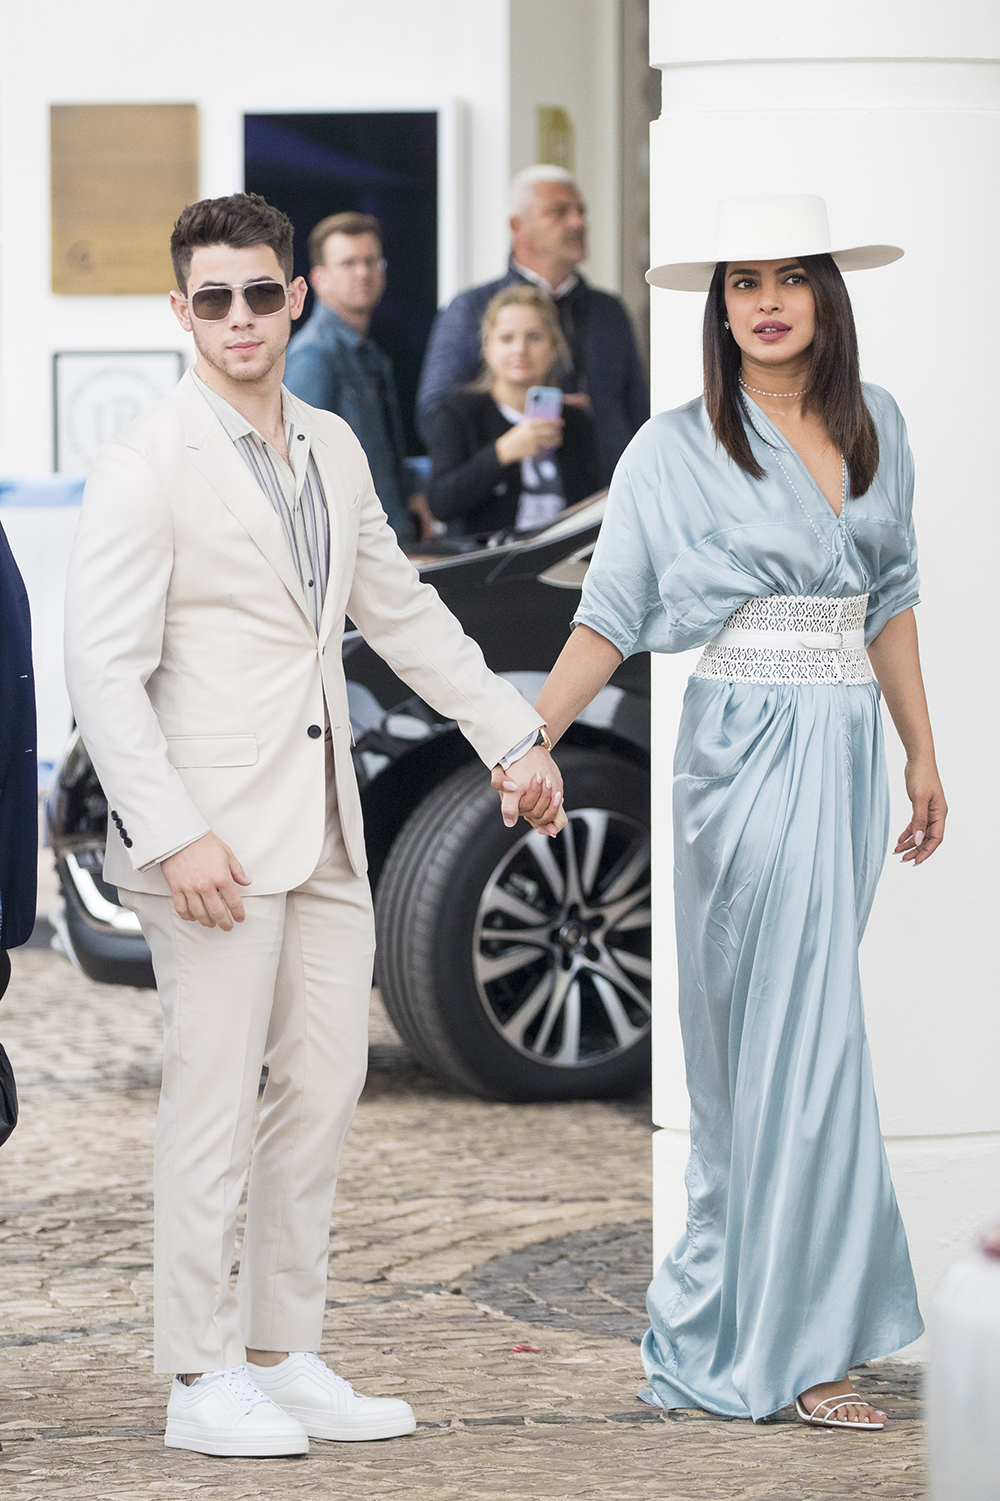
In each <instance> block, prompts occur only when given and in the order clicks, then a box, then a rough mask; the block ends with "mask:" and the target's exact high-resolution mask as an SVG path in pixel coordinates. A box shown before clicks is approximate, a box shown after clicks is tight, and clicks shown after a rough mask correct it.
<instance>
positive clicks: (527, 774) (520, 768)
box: [492, 745, 566, 839]
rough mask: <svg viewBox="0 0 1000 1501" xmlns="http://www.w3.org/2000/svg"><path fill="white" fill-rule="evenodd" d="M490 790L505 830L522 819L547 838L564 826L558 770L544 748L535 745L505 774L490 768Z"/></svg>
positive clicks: (561, 785)
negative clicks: (494, 793) (496, 795)
mask: <svg viewBox="0 0 1000 1501" xmlns="http://www.w3.org/2000/svg"><path fill="white" fill-rule="evenodd" d="M492 780H493V786H494V788H495V789H496V791H497V792H499V794H500V811H501V813H502V815H503V821H504V823H505V824H506V825H507V827H508V829H512V828H513V827H514V825H515V824H516V823H517V820H518V818H519V817H524V818H526V819H527V820H528V822H529V823H530V824H531V827H532V828H533V829H539V830H541V832H542V833H543V834H548V835H549V836H550V837H551V838H553V839H554V838H555V836H556V835H557V834H558V833H559V830H560V829H562V828H563V827H564V826H565V824H566V813H565V811H564V809H563V806H562V796H563V784H562V776H561V775H560V772H559V768H558V766H557V765H556V763H555V762H554V761H553V759H552V757H551V756H550V755H549V753H548V751H547V750H546V749H545V748H544V746H541V745H536V746H534V747H533V748H532V749H531V750H529V751H526V752H525V753H524V755H523V756H521V757H520V759H519V760H517V761H513V762H511V764H510V766H508V767H507V769H506V771H505V770H504V769H503V767H502V766H494V768H493V779H492Z"/></svg>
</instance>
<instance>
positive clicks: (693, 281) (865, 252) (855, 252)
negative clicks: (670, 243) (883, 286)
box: [646, 245, 903, 292]
mask: <svg viewBox="0 0 1000 1501" xmlns="http://www.w3.org/2000/svg"><path fill="white" fill-rule="evenodd" d="M780 253H781V254H794V253H795V252H791V251H783V252H780ZM808 253H809V254H810V255H832V256H833V259H834V261H835V262H836V263H837V266H838V267H839V268H840V270H841V271H870V270H873V269H874V268H875V267H876V266H891V265H892V262H893V261H898V260H899V258H900V256H902V254H903V251H902V250H901V249H900V247H899V246H898V245H854V246H852V247H851V248H850V249H848V250H826V251H818V250H813V251H809V252H808ZM728 259H731V257H728ZM773 259H775V257H773V256H769V255H768V256H759V255H757V256H747V260H773ZM718 264H719V263H718V261H673V262H671V263H670V264H668V265H666V266H653V267H652V268H651V269H650V270H649V271H647V272H646V280H647V281H648V282H649V285H650V286H651V287H666V288H667V289H668V290H669V291H671V292H707V291H708V289H709V287H710V286H711V285H712V277H713V276H714V275H715V268H716V266H717V265H718Z"/></svg>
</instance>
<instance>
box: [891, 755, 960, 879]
mask: <svg viewBox="0 0 1000 1501" xmlns="http://www.w3.org/2000/svg"><path fill="white" fill-rule="evenodd" d="M906 795H907V797H908V798H909V799H910V802H911V803H912V804H913V817H912V818H911V819H910V822H909V823H908V824H907V826H906V828H905V829H904V830H903V832H902V833H901V834H900V836H899V838H898V839H897V840H896V848H895V849H894V850H893V854H894V855H902V857H903V864H904V865H905V864H906V863H907V862H908V861H912V863H913V864H914V865H922V864H923V863H924V861H925V860H929V859H930V857H931V855H933V853H934V851H935V850H936V849H937V847H938V845H939V844H940V843H941V840H942V839H943V838H944V824H945V819H946V818H947V817H948V804H947V803H946V802H945V800H944V788H943V787H942V786H941V778H940V777H939V776H938V772H937V767H936V766H935V765H934V763H933V761H931V762H922V761H907V763H906Z"/></svg>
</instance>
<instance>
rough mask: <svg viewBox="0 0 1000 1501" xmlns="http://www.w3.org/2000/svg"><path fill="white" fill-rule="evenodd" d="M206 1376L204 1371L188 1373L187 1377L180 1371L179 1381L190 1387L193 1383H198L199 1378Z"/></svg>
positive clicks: (178, 1374)
mask: <svg viewBox="0 0 1000 1501" xmlns="http://www.w3.org/2000/svg"><path fill="white" fill-rule="evenodd" d="M204 1374H205V1372H204V1371H188V1372H187V1374H186V1375H182V1374H181V1372H180V1371H178V1373H177V1380H178V1381H183V1383H184V1385H185V1386H190V1385H191V1384H192V1382H194V1381H197V1380H198V1377H199V1376H204Z"/></svg>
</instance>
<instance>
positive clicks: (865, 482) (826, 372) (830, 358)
mask: <svg viewBox="0 0 1000 1501" xmlns="http://www.w3.org/2000/svg"><path fill="white" fill-rule="evenodd" d="M799 264H800V265H801V267H802V269H803V270H804V271H805V272H806V274H807V276H808V277H809V283H810V285H811V287H812V289H813V297H814V299H815V302H816V336H815V338H814V340H813V345H812V359H811V361H810V366H809V376H808V379H807V381H806V387H805V395H804V397H803V402H802V404H803V408H804V409H805V410H807V411H810V410H811V411H813V412H816V413H818V414H819V416H821V417H822V418H823V421H824V422H825V423H826V428H827V432H828V433H829V434H830V438H831V439H832V441H833V442H834V443H836V445H837V447H838V448H839V449H840V452H841V453H842V454H843V455H844V462H845V463H846V465H847V472H848V475H849V476H850V482H851V487H850V493H851V494H852V495H864V493H865V491H866V490H867V489H868V488H869V487H870V485H871V483H872V480H873V479H874V478H875V471H876V470H877V469H878V458H879V449H878V432H877V431H876V428H875V422H874V420H873V418H872V414H871V412H869V410H868V407H867V405H866V404H865V398H864V392H863V391H862V389H861V370H860V364H859V361H858V335H857V330H856V329H855V327H854V313H853V310H852V308H851V299H850V296H849V295H848V291H847V288H846V286H845V285H844V278H843V277H842V276H841V274H840V271H839V269H838V267H837V265H836V263H835V261H834V259H833V257H832V256H829V255H803V256H801V257H800V258H799ZM725 318H726V262H725V261H720V262H719V264H718V265H717V266H716V268H715V275H714V276H713V277H712V285H711V287H710V289H709V293H708V301H707V303H706V304H705V324H704V332H703V336H702V347H703V350H704V360H705V405H706V406H707V408H708V415H709V418H710V419H711V423H712V427H713V429H714V431H715V436H716V439H717V440H718V442H719V443H721V444H722V447H723V448H724V449H725V450H726V452H727V453H728V454H729V457H730V458H731V459H732V461H733V463H734V464H738V465H739V466H740V468H741V469H745V470H746V472H747V474H750V475H752V476H753V478H754V479H763V478H764V470H763V469H762V468H761V466H760V464H758V462H757V460H756V459H755V458H754V456H753V450H752V449H751V447H750V439H749V437H748V436H747V429H746V423H747V421H748V420H749V413H748V410H747V406H746V402H745V400H744V397H743V393H742V392H741V390H740V380H739V377H740V369H741V367H742V354H741V352H740V347H739V345H738V344H737V342H736V340H735V339H734V338H733V336H732V334H731V333H730V332H729V330H728V329H727V328H726V327H725V326H724V325H725Z"/></svg>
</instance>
